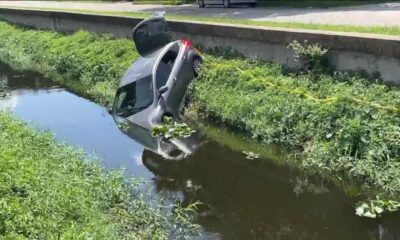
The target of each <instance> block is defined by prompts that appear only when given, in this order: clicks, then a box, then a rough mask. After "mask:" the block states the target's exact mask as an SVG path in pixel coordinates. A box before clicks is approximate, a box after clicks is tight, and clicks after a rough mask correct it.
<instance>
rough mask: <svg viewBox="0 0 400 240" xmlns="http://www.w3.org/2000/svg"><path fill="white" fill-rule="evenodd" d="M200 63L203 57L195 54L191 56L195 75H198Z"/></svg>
mask: <svg viewBox="0 0 400 240" xmlns="http://www.w3.org/2000/svg"><path fill="white" fill-rule="evenodd" d="M202 64H203V59H202V58H201V57H199V56H196V57H194V58H193V62H192V68H193V73H194V76H195V77H197V76H198V75H199V73H200V70H201V65H202Z"/></svg>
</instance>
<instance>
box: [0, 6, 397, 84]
mask: <svg viewBox="0 0 400 240" xmlns="http://www.w3.org/2000/svg"><path fill="white" fill-rule="evenodd" d="M0 19H3V20H6V21H8V22H11V23H15V24H20V25H24V26H29V27H33V28H39V29H52V30H56V31H61V32H67V33H71V32H74V31H77V30H80V29H85V30H88V31H92V32H96V33H109V34H112V35H114V36H115V37H130V36H131V30H132V28H133V27H134V26H135V25H136V24H137V23H138V22H139V21H141V20H142V18H134V17H122V16H110V15H95V14H84V13H71V12H60V11H44V10H26V9H9V8H0ZM168 23H169V27H170V29H171V32H172V34H173V37H175V38H180V37H184V36H185V37H188V38H189V39H191V40H192V41H193V42H194V43H195V44H200V45H202V46H204V47H206V48H214V47H220V48H227V47H229V48H231V49H233V50H235V51H237V52H239V53H241V54H243V55H245V56H248V57H259V58H261V59H264V60H271V61H276V62H279V63H281V64H285V65H288V66H295V63H294V61H293V53H292V51H291V50H290V49H287V48H286V46H287V45H288V44H289V43H290V42H292V41H293V40H298V41H300V42H302V41H304V40H308V41H309V42H311V43H320V44H321V45H323V46H324V47H327V48H329V49H330V51H329V56H328V57H329V60H330V63H331V64H332V65H333V66H334V67H336V68H337V69H338V70H364V71H366V72H368V73H374V72H378V73H380V74H381V77H382V79H384V80H385V81H389V82H392V83H397V84H400V37H397V36H393V37H392V36H382V35H375V34H354V33H338V32H329V31H313V30H296V29H285V28H270V27H257V26H247V25H233V24H218V23H199V22H192V21H168Z"/></svg>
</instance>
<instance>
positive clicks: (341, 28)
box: [30, 8, 400, 36]
mask: <svg viewBox="0 0 400 240" xmlns="http://www.w3.org/2000/svg"><path fill="white" fill-rule="evenodd" d="M30 9H37V10H54V11H66V12H74V13H89V14H101V15H115V16H125V17H138V18H145V17H149V16H151V15H152V14H151V13H144V12H114V11H90V10H76V9H62V10H60V9H52V8H30ZM166 18H167V20H177V21H195V22H205V23H226V24H238V25H247V26H258V27H273V28H284V29H285V28H286V29H304V30H319V31H331V32H345V33H367V34H379V35H392V36H400V27H397V26H353V25H332V24H314V23H296V22H274V21H253V20H245V19H230V18H222V17H198V16H185V15H170V14H168V15H166Z"/></svg>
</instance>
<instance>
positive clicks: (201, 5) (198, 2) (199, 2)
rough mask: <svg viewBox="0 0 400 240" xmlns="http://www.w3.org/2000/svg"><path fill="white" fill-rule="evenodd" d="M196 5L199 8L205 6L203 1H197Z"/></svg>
mask: <svg viewBox="0 0 400 240" xmlns="http://www.w3.org/2000/svg"><path fill="white" fill-rule="evenodd" d="M197 4H199V7H200V8H204V7H205V6H206V5H205V4H204V0H198V1H197Z"/></svg>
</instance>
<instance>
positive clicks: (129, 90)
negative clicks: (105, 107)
mask: <svg viewBox="0 0 400 240" xmlns="http://www.w3.org/2000/svg"><path fill="white" fill-rule="evenodd" d="M152 103H153V84H152V81H151V77H146V78H143V79H140V80H138V81H135V82H132V83H130V84H129V85H126V86H124V87H122V88H121V89H120V90H119V91H118V93H117V97H116V103H115V114H117V115H118V116H121V117H128V116H130V115H132V114H135V113H137V112H140V111H142V110H144V109H146V108H147V107H149V106H150V105H151V104H152Z"/></svg>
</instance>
